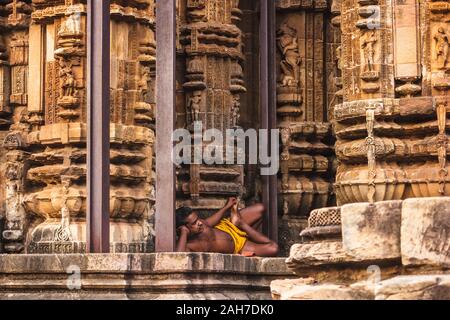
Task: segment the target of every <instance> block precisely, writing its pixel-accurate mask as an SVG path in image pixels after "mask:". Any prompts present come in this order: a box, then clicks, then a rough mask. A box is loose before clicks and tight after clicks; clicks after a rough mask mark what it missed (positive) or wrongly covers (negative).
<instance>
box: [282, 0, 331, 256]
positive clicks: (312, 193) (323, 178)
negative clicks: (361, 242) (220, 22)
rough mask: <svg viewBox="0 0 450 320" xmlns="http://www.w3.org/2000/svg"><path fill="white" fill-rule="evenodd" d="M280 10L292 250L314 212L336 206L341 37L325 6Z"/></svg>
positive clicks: (288, 2)
mask: <svg viewBox="0 0 450 320" xmlns="http://www.w3.org/2000/svg"><path fill="white" fill-rule="evenodd" d="M277 8H278V10H277V30H278V31H277V45H278V49H279V50H278V54H277V61H278V66H279V69H278V70H279V71H278V85H277V104H278V108H277V114H278V127H279V128H280V131H281V137H282V150H281V161H280V164H281V175H280V180H279V211H280V212H282V213H283V218H282V221H281V224H280V225H281V230H280V231H281V232H280V234H281V236H280V241H281V244H282V247H283V248H286V249H287V248H289V247H290V246H291V245H292V244H293V243H295V241H296V240H300V239H299V237H298V234H299V233H300V231H301V229H302V228H304V226H305V225H306V221H305V218H307V216H308V215H309V213H310V212H311V211H312V210H313V209H316V208H322V207H326V206H328V205H331V204H333V202H334V198H333V192H332V180H333V178H332V175H333V174H332V170H333V150H332V147H331V144H332V137H331V133H332V130H331V124H330V123H329V117H328V110H327V109H328V107H327V104H328V103H329V102H328V101H329V100H333V96H334V95H335V91H337V90H336V89H335V88H334V85H333V82H332V81H331V80H333V81H334V75H335V70H334V69H335V68H334V66H333V56H334V53H333V51H335V49H336V48H335V47H336V43H338V41H339V37H338V35H336V32H335V31H334V30H333V29H332V26H330V25H329V23H328V22H327V19H326V11H327V3H326V1H315V2H301V3H300V2H299V1H292V0H280V1H278V2H277ZM326 74H329V75H330V77H331V79H328V77H327V76H326ZM293 234H296V236H293Z"/></svg>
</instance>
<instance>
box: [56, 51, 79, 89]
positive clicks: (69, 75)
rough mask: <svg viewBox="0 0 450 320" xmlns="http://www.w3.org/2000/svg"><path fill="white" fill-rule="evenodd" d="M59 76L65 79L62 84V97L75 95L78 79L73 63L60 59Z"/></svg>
mask: <svg viewBox="0 0 450 320" xmlns="http://www.w3.org/2000/svg"><path fill="white" fill-rule="evenodd" d="M59 66H60V70H59V76H60V78H61V79H64V80H63V82H62V86H61V97H74V96H75V90H76V81H75V77H74V75H73V71H72V63H69V62H67V61H65V60H64V59H60V60H59Z"/></svg>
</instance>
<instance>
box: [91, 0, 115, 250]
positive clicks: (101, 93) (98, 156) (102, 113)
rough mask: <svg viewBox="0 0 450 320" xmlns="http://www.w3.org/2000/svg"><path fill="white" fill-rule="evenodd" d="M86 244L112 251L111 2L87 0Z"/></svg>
mask: <svg viewBox="0 0 450 320" xmlns="http://www.w3.org/2000/svg"><path fill="white" fill-rule="evenodd" d="M87 12H88V14H87V20H88V32H87V35H88V39H87V51H88V52H87V61H88V72H87V109H88V113H87V127H88V138H87V217H86V221H87V228H86V229H87V236H86V240H87V244H86V251H87V252H89V253H108V252H109V185H110V178H109V164H110V156H109V144H110V141H109V127H110V124H109V121H110V13H109V12H110V1H109V0H88V11H87Z"/></svg>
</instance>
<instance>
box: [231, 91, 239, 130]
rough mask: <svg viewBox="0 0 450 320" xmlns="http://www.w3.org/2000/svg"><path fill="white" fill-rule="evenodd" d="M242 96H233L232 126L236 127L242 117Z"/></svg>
mask: <svg viewBox="0 0 450 320" xmlns="http://www.w3.org/2000/svg"><path fill="white" fill-rule="evenodd" d="M240 109H241V97H240V96H239V95H238V94H235V95H234V96H233V105H232V107H231V126H232V127H233V128H236V127H237V126H238V124H239V120H240V118H241V114H240Z"/></svg>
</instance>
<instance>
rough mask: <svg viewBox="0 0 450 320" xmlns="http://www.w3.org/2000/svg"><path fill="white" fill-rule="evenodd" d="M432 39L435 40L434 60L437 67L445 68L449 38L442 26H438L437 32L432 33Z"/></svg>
mask: <svg viewBox="0 0 450 320" xmlns="http://www.w3.org/2000/svg"><path fill="white" fill-rule="evenodd" d="M434 40H435V41H436V60H437V63H438V64H439V68H440V69H446V65H447V62H448V48H449V44H450V40H449V36H448V34H447V32H446V31H445V30H444V28H443V27H439V29H438V31H437V33H436V34H435V35H434Z"/></svg>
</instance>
